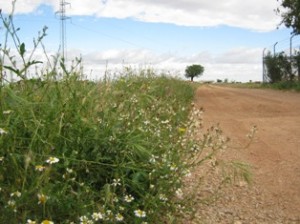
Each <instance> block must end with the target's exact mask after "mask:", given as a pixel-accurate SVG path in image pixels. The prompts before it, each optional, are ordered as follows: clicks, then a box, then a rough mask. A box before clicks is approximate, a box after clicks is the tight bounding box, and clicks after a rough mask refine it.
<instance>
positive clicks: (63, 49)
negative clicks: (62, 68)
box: [56, 0, 70, 60]
mask: <svg viewBox="0 0 300 224" xmlns="http://www.w3.org/2000/svg"><path fill="white" fill-rule="evenodd" d="M66 5H70V3H68V2H66V1H65V0H60V10H59V11H58V12H56V14H58V15H59V19H60V47H61V57H62V59H63V60H66V58H67V55H66V45H67V38H66V35H67V33H66V20H67V19H70V17H67V16H66Z"/></svg>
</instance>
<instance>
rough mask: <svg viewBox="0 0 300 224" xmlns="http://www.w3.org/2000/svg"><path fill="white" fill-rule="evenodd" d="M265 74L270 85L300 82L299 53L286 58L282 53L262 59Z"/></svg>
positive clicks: (269, 54) (268, 55)
mask: <svg viewBox="0 0 300 224" xmlns="http://www.w3.org/2000/svg"><path fill="white" fill-rule="evenodd" d="M264 66H265V72H266V75H267V76H268V78H269V79H270V82H271V83H277V82H283V81H290V82H296V81H300V52H297V53H296V54H295V55H293V56H288V55H286V54H285V53H284V52H281V53H278V54H275V55H272V54H271V53H270V52H269V53H268V54H267V55H266V56H265V57H264Z"/></svg>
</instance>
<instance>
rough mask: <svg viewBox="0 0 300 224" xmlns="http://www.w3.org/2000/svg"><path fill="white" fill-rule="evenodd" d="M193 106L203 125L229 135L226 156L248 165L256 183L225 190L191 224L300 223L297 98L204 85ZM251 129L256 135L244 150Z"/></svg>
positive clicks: (299, 96)
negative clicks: (199, 110)
mask: <svg viewBox="0 0 300 224" xmlns="http://www.w3.org/2000/svg"><path fill="white" fill-rule="evenodd" d="M195 105H196V106H197V107H199V108H200V107H203V108H204V111H205V112H204V118H203V119H204V123H205V125H213V124H216V123H219V124H220V127H221V129H222V130H223V131H224V134H225V135H226V136H228V137H230V139H231V141H230V142H229V148H228V150H227V151H226V153H225V155H224V156H225V157H226V158H228V159H238V160H242V161H245V162H247V163H249V164H251V165H252V167H253V169H252V172H253V177H254V180H253V184H252V185H251V186H244V185H240V186H234V187H233V188H228V189H224V193H225V194H224V195H223V196H224V197H221V199H219V200H216V201H215V202H214V203H213V204H211V205H209V206H202V207H201V206H200V207H199V212H198V218H197V215H196V218H195V219H194V220H193V221H192V222H191V223H235V224H240V223H270V224H271V223H272V224H273V223H300V94H299V93H294V92H283V91H275V90H262V89H241V88H229V87H221V86H215V85H208V86H202V87H200V88H199V89H198V91H197V95H196V99H195ZM253 125H256V126H257V128H258V132H257V134H256V135H255V138H254V141H253V143H252V144H251V145H250V147H248V148H243V145H244V144H246V142H247V138H246V135H247V134H248V133H249V131H250V129H251V127H252V126H253ZM207 184H208V185H209V183H207ZM200 216H202V217H204V220H202V221H200V219H199V217H200Z"/></svg>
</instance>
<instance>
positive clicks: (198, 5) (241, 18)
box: [1, 0, 280, 31]
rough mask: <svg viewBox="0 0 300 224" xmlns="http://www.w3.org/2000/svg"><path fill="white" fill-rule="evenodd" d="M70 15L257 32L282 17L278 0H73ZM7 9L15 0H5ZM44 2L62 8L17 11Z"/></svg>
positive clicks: (24, 2)
mask: <svg viewBox="0 0 300 224" xmlns="http://www.w3.org/2000/svg"><path fill="white" fill-rule="evenodd" d="M69 2H70V3H71V6H70V7H68V10H67V11H68V13H69V14H70V15H94V16H97V17H111V18H133V19H136V20H141V21H145V22H160V23H172V24H176V25H183V26H200V27H210V26H218V25H228V26H233V27H241V28H246V29H250V30H255V31H269V30H274V29H275V28H276V26H277V25H278V23H279V20H280V18H279V17H278V16H277V15H275V13H274V9H275V8H276V7H277V6H278V2H277V1H276V0H264V1H260V0H243V1H241V0H228V1H225V0H221V1H217V2H216V1H207V0H177V1H170V0H130V1H124V0H101V1H100V0H84V1H82V0H72V1H69ZM1 4H2V5H1V7H2V9H3V11H4V12H9V11H10V10H11V2H10V1H5V2H4V3H1ZM40 4H47V5H51V6H52V7H53V8H54V10H55V11H57V10H58V9H59V0H18V1H17V8H16V12H18V13H29V12H32V11H34V10H36V9H37V8H38V6H39V5H40Z"/></svg>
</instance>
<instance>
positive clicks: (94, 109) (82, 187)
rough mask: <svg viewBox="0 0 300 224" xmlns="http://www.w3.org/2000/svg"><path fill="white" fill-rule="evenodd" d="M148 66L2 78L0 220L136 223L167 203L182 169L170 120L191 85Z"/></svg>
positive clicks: (183, 112) (183, 113)
mask: <svg viewBox="0 0 300 224" xmlns="http://www.w3.org/2000/svg"><path fill="white" fill-rule="evenodd" d="M149 72H150V71H148V74H146V75H143V76H125V77H123V78H121V79H120V80H118V81H114V82H111V83H108V84H106V85H104V84H103V83H91V82H86V81H80V80H78V79H77V78H76V75H75V74H74V75H72V76H70V77H69V78H67V79H65V80H63V81H60V82H57V81H50V80H47V81H32V80H29V81H22V82H19V83H12V84H10V85H7V86H4V87H3V89H2V96H1V99H2V103H3V104H2V105H3V110H2V111H1V120H0V127H1V137H0V147H1V151H0V158H1V167H0V179H1V183H0V187H1V199H0V204H1V206H0V214H1V218H0V222H1V223H25V222H26V220H28V219H31V220H36V221H42V220H46V219H48V220H52V221H55V223H68V222H71V221H73V222H78V221H79V220H82V219H90V220H92V219H93V217H92V216H93V214H94V216H95V217H96V216H97V214H98V216H99V217H102V218H103V220H104V221H107V222H115V221H118V220H119V221H122V220H124V221H125V222H126V223H141V221H142V220H144V221H149V220H153V219H157V217H160V215H162V214H164V213H165V212H166V211H168V210H169V207H170V206H171V203H170V202H169V201H171V200H172V197H174V195H175V192H176V190H178V189H179V188H180V186H181V177H182V176H183V175H185V174H186V172H187V168H188V165H187V164H184V163H181V159H182V158H184V157H185V155H184V153H185V151H186V150H185V149H183V148H182V145H181V144H180V143H179V142H178V139H179V138H180V136H181V135H182V132H183V131H178V128H181V129H182V130H184V129H185V128H186V127H185V120H186V118H187V115H188V112H189V104H190V102H191V100H192V97H193V89H192V88H191V87H190V86H189V85H188V84H186V83H184V82H181V81H178V80H175V79H171V78H166V77H160V78H156V77H154V76H153V75H152V74H150V73H149ZM135 211H136V212H137V211H140V212H141V211H143V212H145V213H143V212H141V214H140V215H141V216H145V217H139V214H135ZM95 217H94V221H95ZM99 219H100V218H99Z"/></svg>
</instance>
